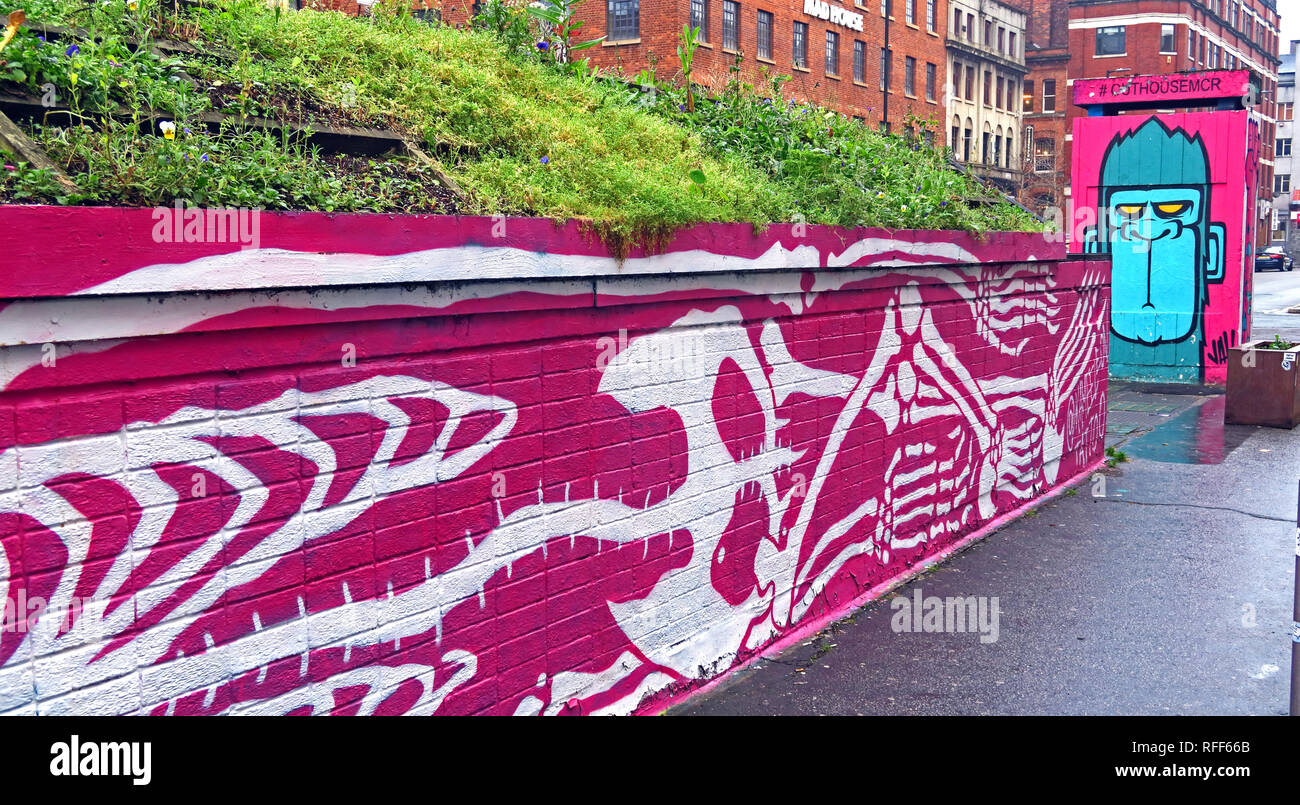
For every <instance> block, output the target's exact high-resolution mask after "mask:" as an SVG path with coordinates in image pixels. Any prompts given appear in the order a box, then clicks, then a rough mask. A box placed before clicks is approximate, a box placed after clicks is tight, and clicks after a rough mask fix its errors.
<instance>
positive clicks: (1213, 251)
mask: <svg viewBox="0 0 1300 805" xmlns="http://www.w3.org/2000/svg"><path fill="white" fill-rule="evenodd" d="M1075 127H1076V128H1075V137H1074V142H1075V181H1074V185H1073V186H1074V187H1075V188H1078V189H1079V190H1078V196H1079V198H1078V200H1077V204H1078V205H1079V207H1080V208H1081V209H1084V210H1089V211H1091V212H1092V213H1094V218H1095V221H1096V225H1095V226H1090V227H1087V228H1086V229H1085V231H1084V232H1083V242H1082V244H1081V248H1082V250H1083V251H1085V252H1088V253H1094V254H1095V253H1101V254H1109V255H1110V256H1111V259H1112V263H1113V275H1112V282H1113V286H1112V305H1113V309H1112V315H1111V344H1110V354H1111V373H1112V375H1114V376H1119V377H1129V378H1134V379H1146V380H1171V381H1183V382H1203V381H1204V382H1217V383H1222V382H1223V381H1224V379H1225V370H1224V361H1225V360H1226V358H1225V357H1224V356H1225V355H1226V348H1228V347H1231V346H1235V345H1236V344H1237V343H1238V342H1239V340H1240V339H1241V337H1242V336H1243V334H1244V331H1243V330H1242V328H1243V327H1246V326H1248V323H1249V319H1248V312H1244V311H1245V310H1246V309H1247V308H1246V296H1247V294H1248V293H1249V280H1250V277H1249V271H1248V270H1247V269H1246V267H1247V266H1248V265H1249V261H1248V260H1247V258H1248V256H1249V240H1248V237H1249V232H1248V231H1247V219H1248V218H1249V216H1248V215H1247V212H1246V209H1245V207H1244V206H1243V205H1245V204H1246V203H1247V202H1246V199H1247V198H1248V195H1247V193H1248V183H1249V180H1250V177H1249V176H1248V174H1252V173H1253V168H1252V167H1250V166H1249V165H1248V164H1247V163H1248V162H1249V159H1248V153H1247V146H1248V132H1249V113H1248V112H1212V113H1199V114H1175V115H1151V116H1136V115H1135V116H1124V117H1089V118H1080V119H1079V120H1077V121H1076V123H1075ZM1234 159H1235V161H1234ZM1243 166H1245V167H1244V168H1243Z"/></svg>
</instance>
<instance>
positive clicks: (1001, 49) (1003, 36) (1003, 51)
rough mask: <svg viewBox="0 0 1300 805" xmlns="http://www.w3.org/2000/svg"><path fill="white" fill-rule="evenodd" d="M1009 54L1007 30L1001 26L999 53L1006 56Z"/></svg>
mask: <svg viewBox="0 0 1300 805" xmlns="http://www.w3.org/2000/svg"><path fill="white" fill-rule="evenodd" d="M1006 52H1007V29H1006V28H1003V27H1002V26H1001V25H999V26H998V53H1001V54H1002V55H1004V56H1005V55H1006Z"/></svg>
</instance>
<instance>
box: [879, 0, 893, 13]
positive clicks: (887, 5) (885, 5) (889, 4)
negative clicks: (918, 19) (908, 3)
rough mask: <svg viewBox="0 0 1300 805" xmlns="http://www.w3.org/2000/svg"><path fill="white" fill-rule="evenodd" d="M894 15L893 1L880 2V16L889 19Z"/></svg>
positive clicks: (883, 0) (884, 0) (882, 0)
mask: <svg viewBox="0 0 1300 805" xmlns="http://www.w3.org/2000/svg"><path fill="white" fill-rule="evenodd" d="M893 13H894V0H880V16H882V17H889V16H891V15H893Z"/></svg>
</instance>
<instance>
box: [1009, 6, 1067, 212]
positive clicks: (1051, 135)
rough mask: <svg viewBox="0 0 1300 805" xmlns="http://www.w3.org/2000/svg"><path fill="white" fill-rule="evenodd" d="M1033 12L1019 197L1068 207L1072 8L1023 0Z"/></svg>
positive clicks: (1039, 207)
mask: <svg viewBox="0 0 1300 805" xmlns="http://www.w3.org/2000/svg"><path fill="white" fill-rule="evenodd" d="M1024 1H1025V3H1026V5H1027V11H1028V12H1029V29H1028V31H1027V32H1026V34H1025V37H1026V44H1025V66H1026V67H1027V68H1028V70H1029V74H1028V75H1027V76H1026V77H1025V82H1024V97H1023V99H1022V113H1023V118H1022V125H1023V126H1024V129H1025V131H1024V143H1025V148H1024V169H1023V174H1022V176H1023V178H1022V181H1021V189H1020V203H1022V204H1024V205H1025V206H1027V207H1029V208H1030V209H1032V210H1034V211H1035V212H1042V211H1043V210H1046V209H1048V208H1049V207H1056V208H1064V207H1065V199H1066V194H1065V191H1066V188H1067V187H1068V186H1069V184H1070V174H1069V171H1068V163H1067V161H1066V153H1065V147H1066V143H1067V140H1066V135H1068V134H1069V133H1070V128H1069V123H1068V122H1067V120H1066V111H1067V109H1068V108H1069V106H1070V96H1069V94H1068V93H1067V88H1068V87H1069V86H1070V9H1069V5H1068V3H1067V2H1066V1H1065V0H1024Z"/></svg>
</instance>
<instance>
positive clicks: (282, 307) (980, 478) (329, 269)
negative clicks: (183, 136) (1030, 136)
mask: <svg viewBox="0 0 1300 805" xmlns="http://www.w3.org/2000/svg"><path fill="white" fill-rule="evenodd" d="M152 226H153V221H152V220H151V218H150V211H148V210H116V209H113V210H108V209H48V208H21V207H7V208H0V233H3V234H0V250H3V253H5V254H7V255H9V256H10V258H9V259H10V261H11V265H12V270H10V271H7V272H6V273H5V275H4V276H3V277H0V295H2V296H4V297H9V300H8V301H6V302H4V303H3V305H2V306H0V389H2V390H0V548H2V549H3V550H0V595H3V596H4V600H6V601H8V602H10V606H11V608H15V607H19V605H20V603H23V604H26V603H29V602H33V601H40V602H41V603H42V607H41V608H40V609H38V610H33V611H28V610H25V609H24V610H23V612H24V613H25V617H22V618H19V619H17V620H16V621H15V620H12V619H11V620H10V622H9V624H8V627H9V628H7V630H6V631H3V632H0V712H16V713H154V714H164V713H167V714H179V713H296V714H305V713H313V714H323V713H344V714H351V713H439V714H449V713H499V714H512V713H528V714H533V713H543V712H544V713H564V714H589V713H598V712H624V713H625V712H650V711H654V710H656V709H658V708H661V707H662V706H663V704H664V703H665V702H666V701H668V700H669V699H670V698H671V697H672V696H674V695H680V694H681V693H682V692H683V691H689V690H691V689H694V688H696V687H697V686H698V685H699V684H700V683H701V682H702V681H705V680H708V679H712V678H716V677H717V676H718V675H720V674H723V673H725V672H726V671H727V670H729V669H731V668H734V667H736V666H737V665H738V664H740V663H742V662H744V661H745V660H746V659H748V658H750V657H752V656H753V655H754V653H755V652H756V651H759V650H761V649H763V648H765V647H770V646H774V645H777V644H778V643H779V642H780V641H781V640H788V639H790V638H791V637H792V636H797V635H798V634H800V631H801V630H807V629H809V628H812V627H814V626H815V625H816V624H818V623H820V622H822V621H823V620H824V619H825V618H827V617H830V616H832V615H835V614H838V613H842V612H844V611H845V610H846V608H848V607H849V606H850V604H851V603H853V602H855V601H860V600H861V598H862V596H863V595H864V594H865V593H867V592H868V591H870V590H871V589H872V588H873V587H875V586H877V585H879V584H881V583H882V582H885V581H888V580H889V579H892V578H897V577H899V576H900V575H901V574H904V573H906V572H908V571H909V569H912V568H915V567H917V566H918V563H920V562H922V561H923V560H925V559H926V558H927V557H933V556H935V555H936V554H938V553H940V552H942V551H944V550H945V549H949V548H951V547H952V546H953V545H955V544H957V543H958V542H959V541H961V540H964V539H969V538H971V537H972V536H975V535H978V534H980V533H982V529H986V528H987V527H988V526H989V525H990V524H991V523H994V522H996V521H997V519H998V518H999V517H1001V516H1003V515H1005V514H1007V513H1009V512H1014V511H1015V510H1017V509H1018V508H1019V507H1022V506H1024V505H1026V504H1029V503H1030V502H1032V501H1033V500H1035V499H1036V498H1038V497H1040V496H1042V495H1043V494H1044V493H1046V492H1048V491H1049V490H1051V489H1052V488H1054V487H1056V486H1059V485H1060V484H1062V483H1064V482H1066V481H1068V480H1070V479H1071V478H1073V477H1075V476H1077V475H1078V474H1079V473H1081V472H1085V471H1088V470H1089V469H1090V468H1091V467H1093V466H1094V465H1095V464H1096V463H1097V462H1098V461H1099V460H1100V458H1101V452H1102V441H1103V436H1104V430H1105V388H1106V337H1105V336H1106V322H1107V312H1108V311H1107V302H1108V289H1107V282H1108V266H1107V264H1106V263H1105V262H1098V261H1063V259H1062V257H1063V255H1062V254H1061V248H1060V247H1059V246H1056V245H1053V244H1050V243H1046V242H1045V241H1043V240H1042V239H1041V238H1039V237H1036V236H1024V235H1021V236H1004V237H999V238H997V239H995V240H994V241H993V242H990V243H985V244H981V243H977V242H976V241H974V240H972V239H970V238H968V237H966V236H962V235H955V234H952V233H887V232H881V231H866V230H863V231H853V232H850V231H844V230H833V229H828V228H821V227H807V228H802V227H801V228H795V227H773V228H771V229H769V230H767V231H765V232H764V233H762V234H761V235H755V234H754V233H753V231H752V228H749V227H727V226H715V227H700V228H697V229H695V230H692V231H690V232H688V233H685V234H684V235H682V236H681V237H680V238H678V239H677V240H675V241H674V242H673V243H671V244H669V245H668V246H667V248H666V249H665V250H664V251H663V252H662V253H659V254H655V255H647V254H640V253H635V254H633V255H630V256H629V258H628V259H627V260H625V261H616V260H614V259H612V258H610V257H609V256H608V255H606V254H604V253H603V252H602V251H601V250H600V248H599V247H598V245H596V244H594V243H591V242H589V241H586V240H584V239H583V238H582V237H581V236H580V234H579V233H578V232H577V231H576V229H575V228H574V227H572V226H568V227H557V226H555V225H553V224H551V223H549V222H538V221H530V220H516V219H509V220H506V219H497V220H493V219H444V218H430V217H391V216H359V215H349V216H332V217H331V216H325V215H315V214H291V215H281V214H270V213H266V214H263V215H261V216H260V223H259V226H260V235H259V240H260V242H259V244H258V248H250V249H239V248H238V246H237V245H232V244H230V243H211V242H209V243H190V244H185V243H175V244H173V243H155V242H154V240H153V238H152V236H151V234H150V231H151V229H150V228H151V227H152Z"/></svg>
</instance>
